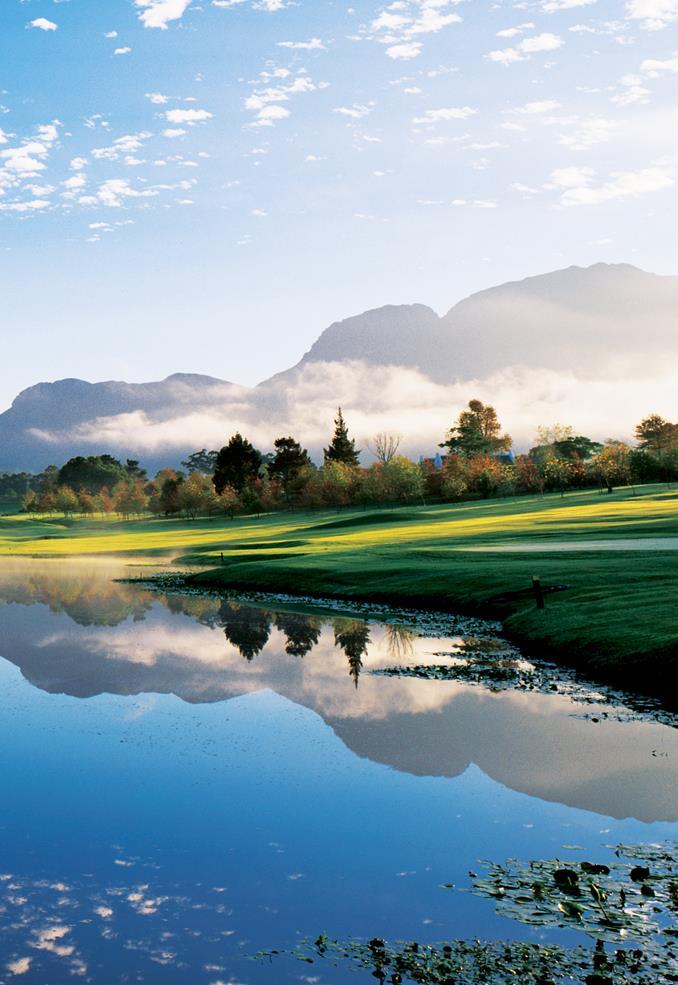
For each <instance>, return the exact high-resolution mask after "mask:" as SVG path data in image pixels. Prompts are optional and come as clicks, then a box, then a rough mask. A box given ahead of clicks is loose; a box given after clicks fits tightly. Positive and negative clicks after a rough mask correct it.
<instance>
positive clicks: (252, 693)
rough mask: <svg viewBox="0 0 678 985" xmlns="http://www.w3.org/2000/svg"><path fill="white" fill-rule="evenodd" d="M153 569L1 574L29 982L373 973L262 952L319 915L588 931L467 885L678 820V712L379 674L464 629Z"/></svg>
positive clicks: (23, 953)
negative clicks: (501, 867) (185, 590)
mask: <svg viewBox="0 0 678 985" xmlns="http://www.w3.org/2000/svg"><path fill="white" fill-rule="evenodd" d="M129 574H130V570H129V569H126V568H124V567H123V566H122V565H121V564H120V563H118V562H108V561H101V562H92V561H89V562H86V561H74V562H62V561H38V560H17V561H13V560H7V561H3V564H2V567H1V568H0V658H2V659H0V784H1V786H0V790H1V791H2V794H1V798H0V983H3V985H4V983H9V982H14V981H21V982H25V983H40V985H47V983H49V985H60V983H62V982H72V981H74V980H76V981H77V980H81V981H83V982H87V981H91V982H96V983H107V985H108V983H118V982H120V983H127V982H147V983H151V982H163V983H165V982H167V983H175V982H176V983H179V982H180V983H182V985H184V983H186V985H203V983H204V985H225V983H228V985H235V983H238V985H240V983H242V985H263V983H265V985H274V983H278V982H280V983H292V982H295V983H298V982H306V983H316V985H343V983H344V982H357V981H360V980H361V975H360V974H356V973H354V972H351V971H349V970H348V969H336V968H331V967H324V966H322V965H318V964H315V965H313V966H311V965H306V964H302V963H299V962H298V961H295V960H293V959H291V958H289V959H281V960H280V961H279V962H278V963H276V964H275V966H271V965H270V964H267V963H265V962H262V961H258V960H253V956H254V955H256V953H257V951H259V950H260V949H264V948H293V947H294V945H295V942H296V941H298V940H300V939H301V938H304V937H307V936H316V935H317V934H319V933H321V932H326V933H328V934H330V935H331V936H335V937H341V938H346V937H351V936H354V937H359V938H369V937H373V936H375V935H376V936H383V937H388V938H390V939H407V940H412V939H417V940H420V941H442V940H445V939H453V938H462V937H476V936H478V937H484V938H502V939H509V938H520V939H526V940H534V941H556V942H558V941H560V942H563V943H568V942H573V941H574V935H573V934H572V932H566V931H544V930H543V929H539V928H529V927H524V926H522V925H519V924H515V923H513V922H512V921H509V920H507V919H505V918H503V917H500V916H498V915H496V914H495V912H494V909H493V905H492V903H491V901H489V900H486V899H480V898H478V897H476V896H472V895H470V894H468V893H465V892H462V891H461V890H463V889H464V888H465V887H468V885H469V876H468V872H469V870H472V869H474V868H477V867H478V860H480V859H488V858H489V859H494V860H498V861H503V860H504V859H506V858H508V857H516V858H522V859H530V858H541V857H544V858H546V857H552V856H556V855H559V854H560V855H564V856H567V857H575V858H582V859H583V858H593V859H595V860H596V861H605V860H607V859H608V858H609V857H611V853H612V848H611V846H614V845H616V844H617V843H619V842H626V843H635V842H655V841H663V840H666V839H668V838H675V837H676V833H677V831H678V823H677V822H678V782H677V781H678V733H677V732H676V730H675V729H674V728H672V727H671V726H670V724H667V723H666V722H664V723H660V722H657V721H652V720H648V718H647V716H644V717H643V716H640V717H639V716H638V715H635V714H633V713H629V710H628V709H626V708H624V707H611V706H610V705H609V704H608V705H604V706H603V705H601V704H599V703H598V701H597V699H596V694H595V692H594V691H593V690H591V691H590V692H589V693H588V695H585V696H587V697H588V699H589V700H588V701H587V702H583V703H582V702H581V701H576V700H574V699H573V697H572V696H571V695H569V694H567V693H564V694H563V693H559V692H558V691H557V690H554V691H553V692H552V693H540V692H534V691H528V692H526V691H522V690H514V689H511V688H508V689H504V690H500V691H493V690H491V689H489V688H488V687H486V686H474V685H470V684H466V683H458V682H456V681H451V680H427V679H417V678H409V677H392V676H383V675H379V674H375V673H374V671H375V670H380V669H384V668H392V667H398V666H405V665H407V666H411V665H415V664H416V665H420V666H421V665H427V664H440V663H441V662H442V661H443V660H445V659H447V660H449V659H453V657H450V654H453V655H454V653H455V652H461V651H463V646H464V640H463V633H462V630H460V628H459V624H454V623H453V621H451V620H450V621H449V630H447V631H446V632H441V631H440V630H439V631H438V635H437V636H436V637H431V636H422V635H420V632H419V631H418V628H417V625H416V624H414V623H410V625H406V626H398V625H394V624H392V623H384V622H383V621H380V622H364V621H362V620H360V619H358V618H355V617H351V615H350V613H346V612H343V613H337V612H334V613H332V612H327V611H321V610H316V611H309V610H308V609H307V610H306V611H299V609H296V610H295V609H294V607H290V606H289V605H287V606H285V605H281V604H279V602H275V603H273V602H272V603H271V604H270V605H268V604H267V605H265V606H264V607H262V606H261V605H259V606H258V607H257V606H254V605H252V604H249V603H243V602H242V601H237V600H232V599H230V600H224V599H219V598H215V597H198V596H188V595H177V594H169V595H163V594H161V593H156V592H150V591H148V590H147V589H146V588H144V587H140V586H136V585H129V584H119V583H116V582H115V581H114V579H115V578H119V577H125V576H129ZM419 628H421V627H419ZM460 634H461V635H460ZM580 696H581V695H580ZM442 883H446V884H450V883H453V884H454V885H455V887H456V888H455V889H454V890H451V891H450V890H449V889H448V890H446V889H441V888H440V887H441V884H442ZM363 980H365V981H373V980H374V979H372V978H371V976H370V975H369V973H365V977H364V979H363Z"/></svg>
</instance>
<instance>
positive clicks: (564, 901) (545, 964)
mask: <svg viewBox="0 0 678 985" xmlns="http://www.w3.org/2000/svg"><path fill="white" fill-rule="evenodd" d="M677 852H678V843H674V844H666V845H633V846H628V845H620V846H619V847H618V848H617V849H616V851H615V856H616V861H613V862H610V864H605V863H596V862H586V861H584V862H564V861H562V860H561V859H548V860H540V861H533V862H528V863H519V862H516V861H509V862H507V863H505V864H498V863H493V862H488V863H485V867H486V870H487V874H486V875H483V876H479V875H477V874H476V873H470V876H471V878H472V880H473V881H472V887H471V892H473V893H475V894H477V895H480V896H484V897H487V898H490V899H492V900H494V901H495V903H496V907H497V910H498V912H499V913H501V914H502V915H504V916H507V917H510V918H512V919H514V920H517V921H520V922H521V923H525V924H528V925H530V926H537V927H550V928H570V929H576V930H579V931H581V932H583V933H584V934H586V935H587V936H588V937H589V938H591V939H592V941H594V942H595V943H593V945H592V946H584V945H579V946H576V947H570V948H564V947H558V946H553V945H548V944H538V943H531V942H530V943H525V942H498V941H478V940H475V941H451V942H448V943H444V944H421V943H419V942H416V941H410V942H406V943H405V942H394V943H389V942H387V941H384V940H382V939H380V938H373V939H372V940H370V941H367V942H365V941H358V940H348V941H338V940H333V939H331V938H329V937H328V936H327V935H325V934H322V935H321V936H320V937H318V938H316V939H315V940H306V941H302V942H301V943H300V944H299V945H298V946H297V947H296V948H295V949H294V950H293V951H292V952H289V953H291V955H292V956H293V957H296V958H297V959H298V960H300V961H303V962H306V963H310V964H324V963H328V962H329V963H331V964H333V965H335V966H338V965H340V964H344V963H348V964H349V965H350V966H352V967H354V968H355V969H356V970H369V971H370V973H371V977H373V978H374V979H376V980H377V981H379V982H382V983H384V985H402V983H406V982H409V983H418V985H476V983H478V985H480V983H490V985H492V983H496V985H501V983H508V982H516V981H518V980H520V981H522V982H523V983H525V985H559V983H565V982H571V983H574V982H580V983H585V985H626V983H633V985H668V983H671V982H678V867H677V862H676V859H677ZM441 888H445V889H454V887H453V886H452V885H451V884H446V885H444V886H442V887H441ZM281 953H284V952H280V951H275V950H272V951H266V952H262V953H261V954H259V955H258V956H257V957H258V958H268V959H269V960H273V959H274V958H275V956H277V955H279V954H281Z"/></svg>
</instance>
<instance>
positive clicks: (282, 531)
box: [0, 486, 678, 694]
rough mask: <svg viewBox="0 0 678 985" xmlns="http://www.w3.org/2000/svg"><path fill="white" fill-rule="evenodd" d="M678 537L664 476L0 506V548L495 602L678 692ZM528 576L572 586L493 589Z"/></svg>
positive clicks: (631, 676)
mask: <svg viewBox="0 0 678 985" xmlns="http://www.w3.org/2000/svg"><path fill="white" fill-rule="evenodd" d="M677 547H678V492H674V491H672V490H669V489H667V487H666V486H643V487H638V488H637V489H636V490H631V489H624V490H621V491H619V492H616V493H614V494H613V495H600V494H598V493H591V492H582V493H571V494H569V495H568V496H567V497H565V498H562V499H561V497H560V496H558V495H552V496H546V497H529V498H528V497H516V498H511V499H506V500H486V501H481V502H474V503H459V504H452V505H435V506H421V507H411V506H407V507H402V508H400V509H393V510H376V509H374V508H366V509H365V510H363V511H355V510H353V511H351V512H343V511H342V512H336V511H332V512H330V511H325V512H313V513H289V514H286V513H279V514H270V515H267V516H262V517H259V518H256V517H242V518H238V519H235V520H227V519H225V518H215V519H200V520H193V521H188V520H175V519H142V520H137V521H122V520H117V521H116V520H110V519H107V520H97V519H88V520H77V519H76V520H58V519H57V520H36V519H33V518H30V517H22V516H17V517H12V518H0V555H2V554H4V555H8V554H11V555H33V556H36V555H37V556H43V557H44V556H60V555H70V556H73V555H78V554H113V553H115V554H126V555H128V556H130V558H132V557H135V558H137V559H138V558H139V555H148V556H155V557H157V556H158V555H163V556H168V555H171V556H172V557H174V558H177V559H179V560H180V561H181V562H182V563H183V564H184V565H185V564H186V563H188V562H190V563H193V564H197V565H200V566H202V567H201V569H200V570H199V573H198V574H196V575H195V576H194V578H193V581H194V582H196V583H198V584H200V583H203V584H210V585H218V586H224V587H237V588H252V589H254V588H256V589H261V590H270V591H286V592H298V593H308V594H316V595H339V596H343V597H346V598H355V599H375V600H376V599H380V600H385V601H394V602H398V603H399V604H413V605H414V604H416V605H426V606H430V607H439V608H444V609H448V610H459V611H466V612H474V613H485V614H491V615H494V616H498V617H500V618H502V619H503V621H504V624H505V628H506V630H507V632H508V633H509V634H510V635H512V636H513V637H514V638H516V639H518V640H520V641H522V642H523V643H525V644H527V645H528V646H529V647H530V648H531V649H532V651H533V652H537V653H539V654H541V655H544V656H552V657H554V658H558V659H562V660H565V661H567V662H569V663H575V664H578V665H581V666H585V667H586V668H587V669H588V670H589V671H592V672H595V673H597V674H599V675H600V676H601V677H605V678H606V679H612V680H615V681H618V682H620V683H625V684H627V685H632V686H635V687H637V688H638V689H641V690H642V689H644V688H652V689H654V690H659V691H662V692H666V693H667V694H668V692H669V689H670V687H671V674H675V665H676V654H677V653H678V553H677V552H676V548H677ZM222 553H223V561H222V559H221V555H222ZM204 568H206V569H207V570H203V569H204ZM533 575H538V576H540V578H541V580H542V583H543V584H544V585H546V586H550V585H566V586H568V588H567V589H566V590H565V591H562V592H557V593H554V594H548V595H547V596H546V606H545V608H544V609H543V610H539V609H537V608H536V605H535V601H534V599H533V598H532V596H531V595H530V593H529V591H528V592H527V593H526V594H524V595H518V596H515V597H510V598H508V599H507V598H504V599H503V600H502V599H499V600H497V599H495V598H494V597H495V596H497V595H502V594H503V595H506V593H515V592H521V591H523V590H525V589H529V587H530V585H531V579H532V576H533Z"/></svg>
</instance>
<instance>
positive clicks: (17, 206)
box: [0, 198, 51, 212]
mask: <svg viewBox="0 0 678 985" xmlns="http://www.w3.org/2000/svg"><path fill="white" fill-rule="evenodd" d="M50 205H51V202H49V201H48V200H47V199H44V198H33V199H29V200H28V201H25V202H0V210H1V211H3V212H40V211H42V209H47V208H49V206H50Z"/></svg>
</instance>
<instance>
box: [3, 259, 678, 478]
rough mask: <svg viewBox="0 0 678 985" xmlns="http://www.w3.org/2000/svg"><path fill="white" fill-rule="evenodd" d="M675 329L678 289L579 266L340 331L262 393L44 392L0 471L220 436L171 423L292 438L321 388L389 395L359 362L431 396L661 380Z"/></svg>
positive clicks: (203, 386) (121, 385)
mask: <svg viewBox="0 0 678 985" xmlns="http://www.w3.org/2000/svg"><path fill="white" fill-rule="evenodd" d="M677 327H678V277H676V276H665V275H657V274H651V273H647V272H646V271H643V270H640V269H639V268H638V267H635V266H633V265H631V264H604V263H599V264H594V265H592V266H590V267H581V266H576V265H573V266H570V267H567V268H563V269H561V270H557V271H552V272H550V273H547V274H539V275H535V276H531V277H526V278H523V279H522V280H517V281H511V282H507V283H505V284H500V285H496V286H494V287H490V288H487V289H485V290H483V291H479V292H476V293H473V294H470V295H469V296H467V297H465V298H463V299H462V300H461V301H459V302H457V303H456V304H455V305H453V306H452V307H451V308H450V309H449V310H448V311H447V312H446V313H445V314H444V315H442V316H439V315H438V314H437V313H436V312H435V311H434V310H433V309H432V308H430V307H429V306H427V305H425V304H421V303H413V304H407V305H383V306H381V307H379V308H373V309H370V310H368V311H366V312H363V313H362V314H359V315H353V316H351V317H349V318H346V319H343V320H342V321H338V322H333V323H332V324H331V325H330V326H328V328H326V329H325V330H324V331H323V332H321V333H320V335H319V336H318V338H317V339H316V341H315V342H314V343H313V345H312V346H311V347H310V349H309V350H308V351H307V352H306V353H305V354H304V355H303V356H302V358H301V359H300V360H299V362H298V363H297V364H296V365H294V366H292V367H291V368H290V369H287V370H283V371H282V372H280V373H278V374H276V375H275V376H273V377H270V378H269V379H266V380H264V381H262V382H261V383H259V384H258V385H257V386H256V387H253V388H252V387H244V386H239V385H238V384H234V383H231V382H228V381H226V380H221V379H219V378H217V377H213V376H207V375H204V374H200V373H180V372H179V373H173V374H170V376H168V377H166V378H165V379H164V380H158V381H150V382H145V383H127V382H125V381H121V380H107V381H99V382H93V383H92V382H89V381H85V380H80V379H77V378H66V379H62V380H57V381H54V382H41V383H37V384H35V385H34V386H32V387H28V388H26V389H24V390H23V391H21V393H19V394H18V395H17V397H16V398H15V400H14V401H13V402H12V405H11V407H10V408H9V409H8V410H6V411H5V412H4V413H2V414H0V469H3V470H8V469H26V470H33V469H36V468H44V466H45V465H46V464H49V463H50V462H52V461H55V460H56V461H63V460H65V459H66V458H67V457H70V456H71V455H73V454H81V453H82V454H91V453H93V452H94V451H103V450H106V451H109V452H111V453H116V452H121V451H122V449H123V448H124V449H125V450H127V451H129V453H130V454H134V455H135V456H137V457H143V458H144V460H145V461H148V462H149V463H152V464H155V463H156V462H158V461H160V460H161V459H164V461H167V458H168V455H167V453H165V452H163V451H162V450H161V446H162V445H163V442H164V445H165V446H170V445H171V446H172V447H173V448H176V449H177V451H176V454H174V452H173V453H172V460H176V461H177V462H178V461H179V460H180V458H181V457H183V456H184V455H185V453H186V452H188V451H191V450H193V449H194V447H196V446H198V445H199V444H200V443H202V444H208V443H209V442H210V438H209V436H208V435H205V438H204V440H200V441H199V442H198V445H196V442H195V441H194V440H191V439H189V438H188V437H186V440H185V444H183V445H182V443H181V433H182V428H181V427H173V426H172V425H173V422H181V421H185V420H187V419H191V420H193V421H194V424H195V431H196V433H198V434H200V433H203V432H201V431H200V430H199V418H200V416H201V415H202V416H203V417H205V419H210V420H211V419H213V418H214V417H215V415H217V414H220V415H221V418H222V419H223V435H224V438H225V437H227V436H228V433H230V432H229V429H231V430H235V429H237V428H239V427H243V428H245V427H249V426H250V424H249V423H248V422H251V421H256V422H258V423H262V422H266V421H268V420H276V421H279V420H280V421H281V423H280V426H281V427H282V426H284V425H283V424H282V419H284V417H285V416H287V417H290V415H292V416H293V415H294V414H296V415H297V416H296V418H294V421H293V422H292V424H291V425H290V426H294V427H295V428H296V427H298V424H297V423H296V422H297V420H301V421H302V422H303V421H304V420H306V417H305V415H306V414H308V415H309V416H312V411H311V410H310V409H307V408H305V407H304V405H303V400H302V398H303V395H304V393H305V392H307V391H308V390H309V387H310V390H311V391H312V392H313V393H314V394H315V393H316V391H317V390H318V389H319V388H320V387H321V386H322V387H323V388H324V391H325V397H329V398H330V399H331V401H332V402H333V403H334V404H335V405H336V404H338V403H344V402H347V403H348V404H350V405H351V406H352V408H353V409H354V411H355V410H357V411H360V409H361V408H365V407H368V406H369V407H374V406H375V403H378V400H379V397H380V393H379V388H378V387H377V388H376V389H375V388H372V387H368V388H365V387H363V390H362V392H361V391H360V389H358V391H357V392H354V391H355V389H356V383H355V381H354V380H352V375H351V372H350V367H351V366H352V365H354V364H361V365H364V366H365V367H367V369H368V370H370V371H371V373H372V374H373V375H374V374H375V373H377V372H378V371H379V369H380V367H395V368H400V369H402V370H405V371H406V372H408V373H410V377H409V378H408V379H409V380H410V382H409V384H408V386H410V388H411V387H414V389H415V391H416V383H415V382H413V381H414V377H412V375H411V374H413V373H415V374H416V373H419V374H420V375H421V376H422V377H423V378H424V382H423V383H422V384H421V386H422V387H423V386H425V385H427V384H426V381H430V382H431V383H432V384H434V385H436V386H438V387H440V386H448V387H449V386H452V385H454V384H457V383H459V382H460V381H468V382H469V386H471V385H472V386H473V387H475V386H476V384H477V382H478V381H483V380H488V379H490V378H492V377H493V376H496V375H497V374H502V373H506V371H507V370H511V369H512V368H516V367H517V368H523V369H524V370H531V371H544V373H551V374H553V373H558V374H564V375H565V376H567V377H568V378H576V379H580V380H594V379H598V380H605V381H614V380H623V379H625V378H626V376H625V374H627V376H629V378H631V377H630V375H629V374H631V375H632V377H633V378H637V377H639V376H640V377H642V376H643V374H649V375H650V376H652V374H659V373H661V372H662V371H663V370H665V367H666V366H667V365H670V364H671V362H673V364H674V365H676V364H678V332H676V328H677ZM667 340H668V341H667ZM333 366H334V367H335V370H332V367H333ZM382 375H383V374H382ZM394 379H395V377H394ZM393 385H394V386H395V385H396V384H395V383H394V384H393ZM517 385H518V384H517ZM420 388H421V387H420ZM368 390H371V392H368ZM329 391H333V392H329ZM470 395H473V394H470ZM312 399H315V397H308V400H312ZM451 399H452V398H451ZM455 399H456V398H455ZM308 400H307V402H308ZM452 409H454V408H451V410H452ZM650 409H651V408H650ZM288 411H289V413H288ZM323 413H325V411H324V410H323ZM220 427H221V425H220ZM276 427H278V424H277V423H276ZM184 430H185V429H184ZM123 432H124V434H127V435H129V438H127V439H123V437H122V434H123ZM219 433H221V431H220V432H219ZM150 434H153V435H154V437H153V439H152V440H151V439H149V437H148V436H149V435H150ZM142 436H143V437H144V440H143V441H141V437H142ZM302 437H303V434H302ZM125 440H128V441H129V445H126V444H125ZM214 440H219V439H214ZM154 442H155V444H154ZM139 448H142V449H145V453H144V454H139Z"/></svg>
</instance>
